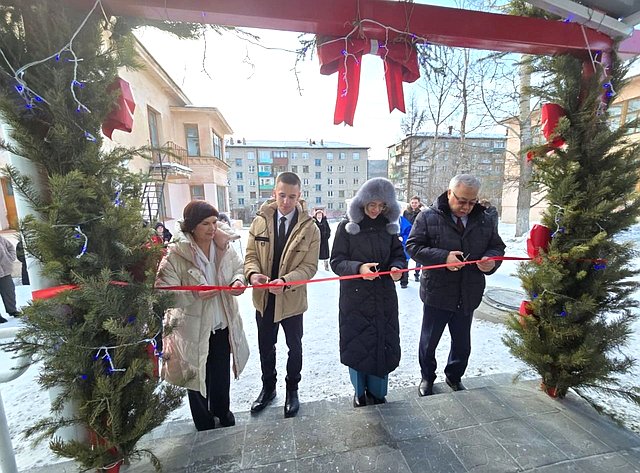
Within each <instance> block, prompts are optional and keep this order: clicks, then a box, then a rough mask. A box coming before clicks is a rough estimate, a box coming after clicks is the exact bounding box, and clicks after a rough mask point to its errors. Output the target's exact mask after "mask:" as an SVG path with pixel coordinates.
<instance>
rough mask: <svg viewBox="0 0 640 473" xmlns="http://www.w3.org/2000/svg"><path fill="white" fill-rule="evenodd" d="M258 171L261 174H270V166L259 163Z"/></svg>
mask: <svg viewBox="0 0 640 473" xmlns="http://www.w3.org/2000/svg"><path fill="white" fill-rule="evenodd" d="M258 173H259V174H260V175H261V176H262V175H264V174H269V175H271V166H269V165H268V164H261V165H259V166H258Z"/></svg>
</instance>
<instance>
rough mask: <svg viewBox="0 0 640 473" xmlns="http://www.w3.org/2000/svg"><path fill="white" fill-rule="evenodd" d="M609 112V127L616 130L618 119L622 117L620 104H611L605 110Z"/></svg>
mask: <svg viewBox="0 0 640 473" xmlns="http://www.w3.org/2000/svg"><path fill="white" fill-rule="evenodd" d="M607 111H608V112H609V128H610V129H611V130H612V131H613V130H617V129H618V128H620V119H621V118H622V105H611V106H609V109H608V110H607Z"/></svg>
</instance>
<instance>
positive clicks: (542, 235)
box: [527, 223, 551, 259]
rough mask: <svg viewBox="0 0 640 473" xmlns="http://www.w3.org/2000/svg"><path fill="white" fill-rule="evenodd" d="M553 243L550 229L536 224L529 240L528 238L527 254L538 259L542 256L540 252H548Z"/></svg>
mask: <svg viewBox="0 0 640 473" xmlns="http://www.w3.org/2000/svg"><path fill="white" fill-rule="evenodd" d="M550 241H551V232H550V231H549V228H547V227H545V226H544V225H539V224H537V223H536V224H535V225H534V226H533V227H532V228H531V231H530V232H529V238H527V254H528V255H529V258H533V259H535V258H537V256H538V255H539V254H540V250H542V251H544V252H546V251H547V250H548V249H549V242H550Z"/></svg>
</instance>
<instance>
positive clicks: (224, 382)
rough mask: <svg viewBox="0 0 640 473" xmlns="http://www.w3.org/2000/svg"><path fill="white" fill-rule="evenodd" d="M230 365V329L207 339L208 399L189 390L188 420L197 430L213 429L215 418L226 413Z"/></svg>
mask: <svg viewBox="0 0 640 473" xmlns="http://www.w3.org/2000/svg"><path fill="white" fill-rule="evenodd" d="M230 363H231V347H230V346H229V329H227V328H225V329H224V330H216V332H215V333H212V334H211V335H210V336H209V355H208V356H207V373H206V379H205V384H206V386H207V397H206V398H205V397H203V396H202V394H200V391H194V390H191V389H189V390H188V395H189V407H190V408H191V417H193V423H194V424H195V426H196V429H198V430H209V429H213V428H214V427H215V419H214V416H217V417H220V416H222V415H224V414H226V413H227V412H229V388H230V386H231V375H230V371H231V367H230Z"/></svg>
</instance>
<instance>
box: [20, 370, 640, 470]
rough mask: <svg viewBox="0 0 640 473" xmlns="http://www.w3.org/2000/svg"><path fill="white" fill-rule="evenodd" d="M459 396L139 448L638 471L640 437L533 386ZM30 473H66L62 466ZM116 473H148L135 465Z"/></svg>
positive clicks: (376, 466)
mask: <svg viewBox="0 0 640 473" xmlns="http://www.w3.org/2000/svg"><path fill="white" fill-rule="evenodd" d="M464 383H465V385H466V386H467V388H468V389H467V390H465V391H459V392H455V393H454V392H452V391H451V390H450V388H449V387H448V386H446V385H445V384H444V383H436V385H435V386H434V391H435V392H436V394H435V395H433V396H428V397H423V398H421V397H418V394H417V387H410V388H402V389H396V390H393V391H391V392H390V393H389V395H388V396H387V400H388V402H387V403H386V404H380V405H375V406H366V407H362V408H358V409H355V408H353V407H352V405H351V402H352V397H351V396H349V397H346V396H345V397H342V398H338V399H332V400H323V401H317V402H310V403H303V404H302V405H301V408H300V412H299V414H298V416H297V417H295V418H292V419H284V418H283V412H282V407H281V406H278V407H270V408H267V409H265V410H264V411H263V412H261V413H259V414H258V415H251V414H250V413H248V412H241V413H237V414H236V420H237V423H236V426H234V427H228V428H223V429H214V430H210V431H206V432H197V431H196V430H195V428H194V427H193V424H192V422H191V421H190V420H189V421H180V422H171V423H167V424H165V425H162V426H160V427H159V428H158V429H156V430H154V431H153V432H151V433H150V434H149V435H147V436H145V437H144V438H143V439H142V440H141V441H140V448H149V449H151V450H152V451H153V452H154V453H155V454H156V455H157V456H158V458H159V459H160V461H161V462H162V464H163V468H164V471H165V472H170V473H173V472H210V471H227V472H262V473H266V472H285V471H286V472H299V473H307V472H317V473H320V472H327V473H328V472H346V471H355V472H360V471H362V472H364V471H366V472H383V471H385V472H387V471H389V472H405V473H409V472H413V473H417V472H420V473H424V472H445V471H453V472H464V471H474V472H475V471H486V472H498V471H505V472H511V471H541V472H542V471H545V472H555V471H576V472H578V471H580V472H589V471H593V472H601V471H607V472H612V471H613V472H617V471H620V472H622V471H624V472H628V471H640V436H638V435H637V434H635V433H633V432H630V431H628V430H625V429H623V428H622V427H620V426H619V425H617V424H616V423H614V422H613V421H611V420H610V419H609V418H608V417H605V416H602V415H600V414H598V413H597V412H596V411H595V410H594V409H593V408H592V407H591V406H590V405H589V404H588V403H586V402H585V401H584V400H583V399H582V398H580V397H578V396H577V395H575V394H573V393H569V395H568V396H567V397H566V398H565V399H563V400H559V399H552V398H550V397H548V396H547V395H546V394H544V393H543V392H541V391H540V389H539V382H538V381H524V382H518V383H513V382H512V375H509V374H504V375H492V376H484V377H479V378H465V379H464ZM32 471H34V472H38V473H39V472H45V471H46V472H51V473H60V472H65V473H66V472H71V471H74V472H75V471H77V467H76V466H75V464H74V463H73V462H64V463H60V464H57V465H51V466H49V467H47V468H41V469H38V470H32ZM125 471H126V472H127V473H150V472H152V471H154V470H153V467H152V466H151V464H150V463H149V461H148V460H146V459H142V460H141V461H138V462H135V463H133V464H131V465H128V466H127V468H126V469H125Z"/></svg>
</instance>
